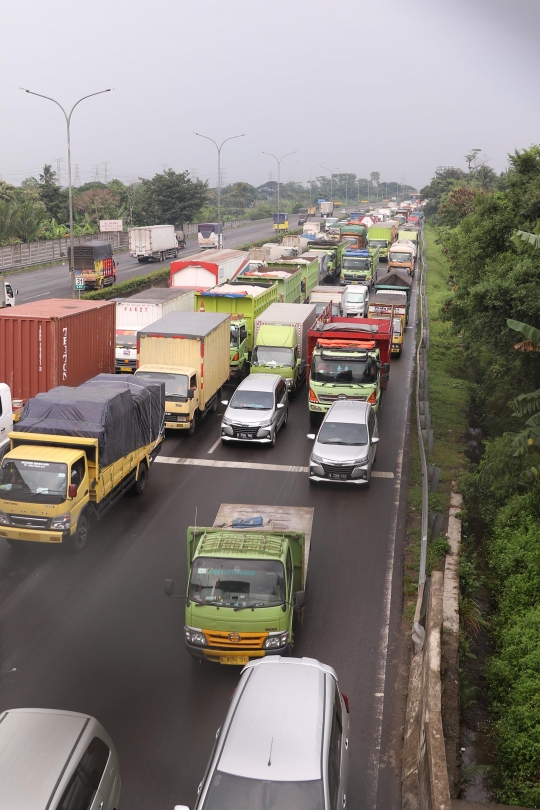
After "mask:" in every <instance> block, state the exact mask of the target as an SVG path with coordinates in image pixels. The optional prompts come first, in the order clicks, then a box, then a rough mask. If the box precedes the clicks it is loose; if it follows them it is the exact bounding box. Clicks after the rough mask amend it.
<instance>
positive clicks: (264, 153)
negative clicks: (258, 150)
mask: <svg viewBox="0 0 540 810" xmlns="http://www.w3.org/2000/svg"><path fill="white" fill-rule="evenodd" d="M297 152H298V149H295V150H294V152H287V154H286V155H282V156H281V157H280V158H278V157H277V156H276V155H273V154H272V152H263V153H262V154H263V155H269V156H270V157H273V158H274V160H275V161H276V162H277V213H278V221H277V224H278V231H279V214H280V210H279V176H280V169H281V161H282V160H283V158H286V157H290V156H291V155H296V153H297Z"/></svg>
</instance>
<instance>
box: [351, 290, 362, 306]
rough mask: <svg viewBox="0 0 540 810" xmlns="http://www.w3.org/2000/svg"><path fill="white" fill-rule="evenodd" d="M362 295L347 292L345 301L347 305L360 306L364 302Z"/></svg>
mask: <svg viewBox="0 0 540 810" xmlns="http://www.w3.org/2000/svg"><path fill="white" fill-rule="evenodd" d="M364 298H365V295H364V293H356V292H348V293H347V301H348V303H349V304H361V303H362V302H363V301H364Z"/></svg>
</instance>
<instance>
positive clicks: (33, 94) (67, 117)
mask: <svg viewBox="0 0 540 810" xmlns="http://www.w3.org/2000/svg"><path fill="white" fill-rule="evenodd" d="M19 89H20V90H24V92H25V93H30V95H31V96H39V98H46V99H47V101H52V102H54V104H56V105H57V106H58V107H60V109H61V110H62V112H63V113H64V116H65V119H66V126H67V158H68V194H69V254H70V255H69V272H70V273H72V272H73V188H72V185H71V131H70V128H71V116H72V114H73V110H74V109H75V107H76V106H77V105H78V104H80V103H81V101H84V100H85V99H86V98H92V96H100V95H101V94H102V93H110V92H111V90H112V89H113V88H112V87H109V88H108V90H98V92H97V93H89V94H88V95H87V96H83V97H82V98H80V99H79V100H78V101H76V102H75V104H74V105H73V107H72V108H71V110H70V111H69V113H68V112H66V111H65V109H64V108H63V107H62V105H61V104H60V102H59V101H57V100H56V99H55V98H51V97H50V96H44V95H43V94H42V93H34V91H33V90H27V89H26V87H21V88H19ZM72 283H73V282H72Z"/></svg>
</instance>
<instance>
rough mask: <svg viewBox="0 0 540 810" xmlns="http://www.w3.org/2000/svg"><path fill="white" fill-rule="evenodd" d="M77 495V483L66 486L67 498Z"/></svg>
mask: <svg viewBox="0 0 540 810" xmlns="http://www.w3.org/2000/svg"><path fill="white" fill-rule="evenodd" d="M76 497H77V484H70V485H69V486H68V498H76Z"/></svg>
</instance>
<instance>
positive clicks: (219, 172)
mask: <svg viewBox="0 0 540 810" xmlns="http://www.w3.org/2000/svg"><path fill="white" fill-rule="evenodd" d="M194 134H195V135H198V136H199V138H205V139H206V140H207V141H212V143H213V144H214V146H215V147H216V149H217V172H218V191H217V218H218V244H219V246H220V247H223V235H222V228H221V149H222V147H223V144H225V143H227V141H233V140H234V139H235V138H245V137H246V133H245V132H243V133H242V134H241V135H231V137H230V138H225V140H224V141H222V142H221V144H220V145H219V146H218V145H217V143H216V142H215V140H214V139H213V138H209V137H208V135H201V133H200V132H195V133H194Z"/></svg>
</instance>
